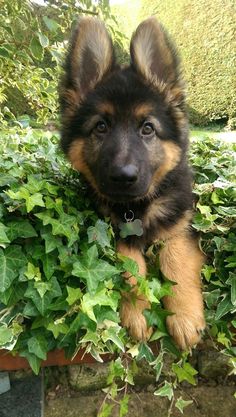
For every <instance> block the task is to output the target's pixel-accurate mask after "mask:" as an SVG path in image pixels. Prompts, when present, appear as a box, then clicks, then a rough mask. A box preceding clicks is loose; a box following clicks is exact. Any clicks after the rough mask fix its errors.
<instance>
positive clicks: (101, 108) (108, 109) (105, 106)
mask: <svg viewBox="0 0 236 417" xmlns="http://www.w3.org/2000/svg"><path fill="white" fill-rule="evenodd" d="M97 110H98V112H100V113H102V114H109V115H111V116H113V115H114V114H115V109H114V106H113V104H112V103H110V102H109V101H107V102H104V103H99V104H98V106H97Z"/></svg>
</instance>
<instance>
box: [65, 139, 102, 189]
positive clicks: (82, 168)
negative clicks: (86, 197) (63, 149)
mask: <svg viewBox="0 0 236 417" xmlns="http://www.w3.org/2000/svg"><path fill="white" fill-rule="evenodd" d="M83 147H84V142H83V140H82V139H77V140H75V141H74V142H72V144H71V146H70V149H69V152H68V158H69V160H70V162H71V165H72V167H73V168H74V169H76V170H77V171H79V172H80V173H81V174H83V175H84V176H85V178H86V179H87V180H88V181H89V182H90V184H91V185H92V186H93V187H94V189H95V190H96V191H97V192H98V193H99V190H98V187H97V184H96V181H95V179H94V178H93V175H92V173H91V171H90V169H89V167H88V165H87V164H86V162H85V160H84V156H83Z"/></svg>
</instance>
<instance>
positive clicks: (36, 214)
mask: <svg viewBox="0 0 236 417" xmlns="http://www.w3.org/2000/svg"><path fill="white" fill-rule="evenodd" d="M58 143H59V135H58V134H57V133H53V132H49V131H42V130H36V129H34V130H33V129H31V128H29V127H28V128H26V129H24V128H19V127H15V128H11V129H8V130H6V131H4V130H3V131H1V142H0V152H1V155H2V156H1V159H0V173H1V176H0V348H4V349H7V350H9V351H11V352H12V354H15V353H18V354H19V355H20V356H23V357H25V358H27V360H28V361H29V363H30V365H31V367H32V369H33V370H34V372H35V373H38V372H39V370H40V365H41V362H42V361H43V360H45V359H46V357H47V353H48V352H49V351H52V350H54V349H56V348H60V349H64V351H65V353H66V355H67V356H68V357H73V355H75V354H76V353H77V352H78V351H79V350H80V349H81V348H83V349H84V350H85V352H88V353H90V354H91V355H92V356H93V357H94V358H95V360H96V361H100V362H102V361H103V354H104V353H109V354H111V359H112V361H111V365H110V376H109V378H108V381H107V389H106V393H105V400H104V403H103V404H102V406H101V409H100V411H99V413H100V414H99V416H100V417H102V416H103V417H104V416H108V415H109V413H111V412H112V411H111V410H112V408H113V406H114V404H116V402H117V398H118V399H119V407H120V416H124V415H126V413H127V407H128V399H129V397H128V386H129V385H131V386H132V385H133V384H134V377H135V374H136V371H137V365H138V363H139V361H141V360H146V361H147V362H148V363H149V364H151V366H152V368H153V370H154V372H155V374H156V381H157V388H156V391H155V395H158V396H166V397H168V398H169V400H170V402H171V405H173V404H174V405H175V406H176V407H177V408H178V409H179V410H180V411H183V409H184V407H185V406H187V405H188V404H189V401H188V399H185V398H182V397H179V398H176V397H175V387H176V386H177V384H178V383H181V382H182V381H188V382H189V383H190V384H193V385H194V384H196V382H197V379H196V377H197V371H196V370H195V369H194V368H193V367H192V365H191V364H190V363H189V360H188V354H187V353H186V352H184V353H180V352H179V351H178V349H177V348H176V346H175V345H174V343H173V341H172V339H171V337H170V336H169V335H168V332H167V329H166V325H165V319H166V316H167V315H168V312H166V311H165V310H164V308H163V306H162V303H161V299H162V297H163V296H164V295H169V294H171V286H172V284H171V282H170V281H168V280H166V279H163V277H161V274H160V271H159V268H158V255H157V254H158V245H153V246H151V247H150V248H148V249H147V253H146V256H147V259H148V263H149V274H148V277H147V279H146V280H143V279H142V277H139V276H138V273H137V271H138V269H137V265H136V263H135V262H134V261H131V260H130V259H128V258H125V257H121V256H117V254H116V251H115V241H114V234H113V230H112V226H111V224H110V220H109V219H104V218H100V217H99V216H98V214H97V213H96V212H95V211H94V206H93V201H92V199H91V198H89V196H88V193H87V189H86V184H85V183H84V182H83V179H82V178H81V177H80V175H79V174H78V173H77V172H75V171H73V170H72V169H71V168H70V166H69V165H68V164H67V163H66V162H65V159H64V156H62V155H61V153H60V151H59V147H58ZM234 151H235V145H233V144H226V143H220V142H217V141H215V140H211V139H209V138H199V140H197V141H195V142H194V143H193V144H192V147H191V155H190V157H191V161H192V165H193V167H194V171H195V186H194V191H195V194H196V215H195V218H194V222H193V227H194V228H195V229H196V230H198V231H200V232H201V236H202V238H201V246H202V249H203V251H204V252H205V253H206V256H207V261H206V264H205V266H204V268H203V285H204V296H205V303H206V319H207V324H208V330H207V332H208V336H210V337H211V338H212V339H213V340H214V343H215V345H216V347H217V348H219V349H222V350H224V352H225V353H226V354H227V355H228V356H229V358H231V361H232V363H235V362H234V361H235V359H234V358H235V353H236V352H235V350H236V349H235V328H236V320H235V311H236V275H235V266H236V253H235V251H236V232H235V229H236V228H235V214H236V210H235V188H234V180H235V161H234ZM126 270H128V271H129V272H130V273H132V274H133V275H136V276H137V279H138V283H139V291H140V292H142V293H144V294H145V295H146V296H147V297H148V298H149V299H150V302H151V310H150V311H147V312H146V313H145V314H146V318H147V320H148V322H149V324H150V325H152V326H153V327H154V333H153V335H152V338H151V342H152V344H146V343H135V342H134V341H132V340H131V339H130V338H129V336H128V334H127V332H126V330H125V329H124V328H122V327H121V325H120V319H119V305H120V299H121V291H129V290H130V288H129V286H128V285H127V284H126V283H125V282H124V280H123V279H122V273H123V272H124V271H126ZM166 355H171V356H172V359H173V360H172V362H173V363H172V366H171V368H170V370H169V373H168V375H166V373H164V374H163V372H162V370H163V364H164V362H165V357H166Z"/></svg>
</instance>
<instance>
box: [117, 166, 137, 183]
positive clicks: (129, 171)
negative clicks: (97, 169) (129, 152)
mask: <svg viewBox="0 0 236 417" xmlns="http://www.w3.org/2000/svg"><path fill="white" fill-rule="evenodd" d="M110 179H111V180H112V181H113V182H114V183H129V184H133V183H134V182H136V181H137V179H138V167H136V166H135V165H132V164H128V165H124V166H115V167H112V169H111V173H110Z"/></svg>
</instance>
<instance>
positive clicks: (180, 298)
mask: <svg viewBox="0 0 236 417" xmlns="http://www.w3.org/2000/svg"><path fill="white" fill-rule="evenodd" d="M202 263H203V255H202V253H201V252H200V250H199V247H198V241H197V240H196V239H195V238H193V237H192V236H190V234H189V232H188V231H186V230H184V231H182V233H179V234H178V235H177V236H172V237H171V238H170V239H167V240H166V242H165V245H164V247H163V249H162V250H161V252H160V267H161V271H162V272H163V274H164V275H165V277H166V278H168V279H170V280H172V281H175V282H176V284H177V285H174V286H173V292H174V295H173V296H168V297H165V298H164V300H163V301H164V305H165V308H166V309H167V310H169V311H171V312H172V313H173V315H171V316H168V317H167V326H168V330H169V332H170V334H171V335H172V336H173V338H174V340H175V342H176V343H177V345H178V346H179V347H180V348H181V349H186V348H189V347H192V346H194V345H195V344H197V343H198V342H199V340H200V338H201V332H202V330H203V329H204V328H205V320H204V314H203V299H202V293H201V281H200V273H201V267H202Z"/></svg>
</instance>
